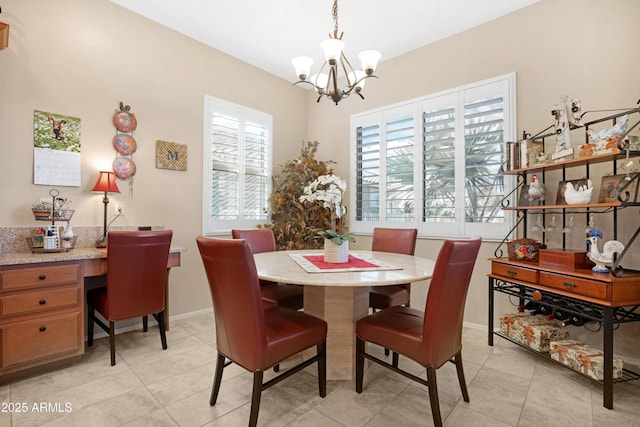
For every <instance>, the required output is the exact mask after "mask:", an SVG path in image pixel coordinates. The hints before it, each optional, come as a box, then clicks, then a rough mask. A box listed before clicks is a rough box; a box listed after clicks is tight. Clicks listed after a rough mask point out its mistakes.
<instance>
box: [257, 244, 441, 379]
mask: <svg viewBox="0 0 640 427" xmlns="http://www.w3.org/2000/svg"><path fill="white" fill-rule="evenodd" d="M322 253H323V252H322V251H321V250H299V251H276V252H262V253H258V254H254V260H255V263H256V269H257V272H258V277H259V278H260V279H264V280H269V281H273V282H279V283H286V284H290V285H303V286H304V312H305V313H307V314H311V315H313V316H316V317H319V318H321V319H324V320H325V321H326V322H327V324H328V331H327V379H330V380H350V379H352V378H353V373H354V372H355V322H356V321H357V320H358V319H361V318H363V317H364V316H366V315H367V314H369V287H371V286H386V285H398V284H404V283H415V282H420V281H425V280H428V279H430V278H431V275H432V274H433V268H434V265H435V261H433V260H431V259H427V258H421V257H417V256H413V255H402V254H395V253H389V252H372V251H349V257H350V261H349V262H348V263H345V264H332V265H327V264H325V263H323V262H322V261H321V260H322Z"/></svg>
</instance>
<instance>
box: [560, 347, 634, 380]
mask: <svg viewBox="0 0 640 427" xmlns="http://www.w3.org/2000/svg"><path fill="white" fill-rule="evenodd" d="M550 348H551V349H550V351H549V354H550V356H551V358H552V359H555V360H558V361H559V362H562V363H563V364H565V365H567V366H569V367H570V368H572V369H575V370H576V371H579V372H582V373H583V374H586V375H588V376H589V377H591V378H593V379H596V380H603V379H604V354H603V353H602V351H601V350H600V349H597V348H593V347H590V346H588V345H586V344H582V343H579V342H577V341H573V340H561V341H552V342H551V344H550ZM623 366H624V361H623V360H622V358H621V357H619V356H616V355H615V354H614V355H613V378H620V377H621V376H622V368H623Z"/></svg>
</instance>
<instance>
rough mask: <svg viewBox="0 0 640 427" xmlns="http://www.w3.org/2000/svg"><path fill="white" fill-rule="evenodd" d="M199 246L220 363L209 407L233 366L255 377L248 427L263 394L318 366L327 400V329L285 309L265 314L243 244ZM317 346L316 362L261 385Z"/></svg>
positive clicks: (272, 308)
mask: <svg viewBox="0 0 640 427" xmlns="http://www.w3.org/2000/svg"><path fill="white" fill-rule="evenodd" d="M196 242H197V244H198V249H199V250H200V255H201V257H202V263H203V264H204V269H205V272H206V275H207V279H208V281H209V289H210V291H211V299H212V301H213V312H214V315H215V324H216V346H217V350H218V359H217V364H216V373H215V378H214V381H213V388H212V390H211V398H210V400H209V404H210V405H211V406H214V405H215V404H216V401H217V399H218V392H219V391H220V384H221V382H222V372H223V370H224V368H225V366H227V365H228V364H229V363H231V362H233V363H236V364H238V365H240V366H242V367H243V368H244V369H246V370H248V371H249V372H252V373H253V392H252V397H251V414H250V417H249V425H250V426H255V425H256V423H257V421H258V411H259V409H260V397H261V394H262V391H263V390H265V389H267V388H269V387H271V386H272V385H274V384H277V383H278V382H280V381H282V380H283V379H285V378H287V377H289V376H290V375H291V374H293V373H295V372H298V371H300V370H301V369H304V368H305V367H307V366H309V365H311V364H313V363H317V364H318V388H319V394H320V396H321V397H325V396H326V394H327V386H326V383H327V375H326V339H327V323H326V322H325V321H324V320H321V319H318V318H316V317H313V316H310V315H308V314H305V313H303V312H301V311H295V310H291V309H289V308H285V307H279V306H270V307H269V308H267V309H264V308H263V305H262V301H261V299H262V296H261V293H260V285H259V283H258V275H257V272H256V265H255V262H254V260H253V254H252V253H251V249H250V248H249V244H248V243H247V242H246V241H245V240H230V239H209V238H205V237H202V236H200V237H198V238H197V239H196ZM313 346H316V351H317V353H316V355H315V356H313V357H311V358H309V359H307V360H305V361H303V362H301V363H299V364H298V365H296V366H295V367H293V368H290V369H288V370H286V371H285V372H283V373H281V374H280V375H278V376H276V377H274V378H272V379H270V380H269V381H267V382H265V383H263V374H264V371H266V370H268V369H269V368H271V367H272V366H275V365H276V364H278V363H280V362H282V361H283V360H284V359H286V358H288V357H290V356H292V355H294V354H296V353H299V352H301V351H302V350H305V349H307V348H310V347H313ZM226 359H228V360H229V361H230V362H229V363H227V362H226Z"/></svg>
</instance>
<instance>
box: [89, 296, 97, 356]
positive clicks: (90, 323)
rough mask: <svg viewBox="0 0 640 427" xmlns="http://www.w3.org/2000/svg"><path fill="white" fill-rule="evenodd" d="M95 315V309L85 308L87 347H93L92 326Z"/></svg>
mask: <svg viewBox="0 0 640 427" xmlns="http://www.w3.org/2000/svg"><path fill="white" fill-rule="evenodd" d="M95 315H96V309H95V308H93V307H91V306H87V347H91V346H92V345H93V326H94V318H95Z"/></svg>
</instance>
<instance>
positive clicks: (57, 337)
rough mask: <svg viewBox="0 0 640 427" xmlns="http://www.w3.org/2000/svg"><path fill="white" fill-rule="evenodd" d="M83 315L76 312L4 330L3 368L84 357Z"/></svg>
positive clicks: (4, 328) (2, 328)
mask: <svg viewBox="0 0 640 427" xmlns="http://www.w3.org/2000/svg"><path fill="white" fill-rule="evenodd" d="M80 314H81V313H80V312H73V313H67V314H61V315H58V316H51V317H43V318H42V319H36V320H29V321H25V322H16V323H13V324H10V325H5V326H1V327H0V332H1V333H2V367H3V368H5V367H7V366H11V365H16V364H19V363H26V362H30V361H33V360H37V359H46V358H47V357H50V358H51V359H54V356H55V355H57V354H68V353H75V354H81V353H82V350H83V348H82V347H81V346H82V344H83V343H82V340H81V339H80V331H81V330H82V324H81V322H82V319H81V318H80ZM43 362H45V361H43Z"/></svg>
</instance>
